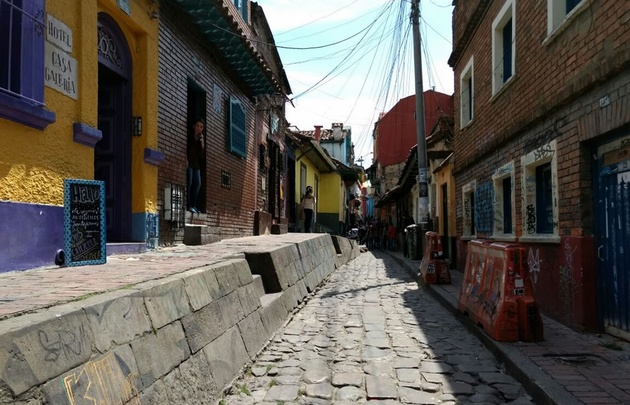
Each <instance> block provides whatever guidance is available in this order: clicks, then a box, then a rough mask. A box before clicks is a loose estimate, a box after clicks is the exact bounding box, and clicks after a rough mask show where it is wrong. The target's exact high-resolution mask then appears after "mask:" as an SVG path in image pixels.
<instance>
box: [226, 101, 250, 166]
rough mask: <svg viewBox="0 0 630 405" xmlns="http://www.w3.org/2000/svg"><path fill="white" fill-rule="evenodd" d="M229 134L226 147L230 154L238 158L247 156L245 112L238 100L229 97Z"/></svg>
mask: <svg viewBox="0 0 630 405" xmlns="http://www.w3.org/2000/svg"><path fill="white" fill-rule="evenodd" d="M229 119H230V125H229V127H230V133H229V142H228V144H229V145H228V146H229V149H230V152H232V153H234V154H236V155H238V156H240V157H243V158H244V157H246V156H247V131H246V123H247V121H246V116H245V110H244V109H243V106H242V104H241V102H240V100H238V99H236V98H234V97H230V111H229Z"/></svg>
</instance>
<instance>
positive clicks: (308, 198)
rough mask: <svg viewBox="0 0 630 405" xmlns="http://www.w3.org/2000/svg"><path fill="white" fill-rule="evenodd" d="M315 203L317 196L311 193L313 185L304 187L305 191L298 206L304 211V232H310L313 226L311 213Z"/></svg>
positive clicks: (313, 210)
mask: <svg viewBox="0 0 630 405" xmlns="http://www.w3.org/2000/svg"><path fill="white" fill-rule="evenodd" d="M315 204H317V198H315V196H314V195H313V187H311V186H308V187H306V193H305V194H304V196H303V197H302V201H301V203H300V208H301V209H302V210H303V211H304V232H305V233H310V232H312V230H311V227H312V226H313V213H314V212H315Z"/></svg>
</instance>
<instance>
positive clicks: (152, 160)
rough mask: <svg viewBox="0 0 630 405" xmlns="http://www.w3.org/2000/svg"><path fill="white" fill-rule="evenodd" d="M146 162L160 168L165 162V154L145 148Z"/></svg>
mask: <svg viewBox="0 0 630 405" xmlns="http://www.w3.org/2000/svg"><path fill="white" fill-rule="evenodd" d="M144 162H145V163H148V164H150V165H153V166H159V165H161V164H162V163H163V162H164V153H162V152H160V151H159V150H153V149H151V148H144Z"/></svg>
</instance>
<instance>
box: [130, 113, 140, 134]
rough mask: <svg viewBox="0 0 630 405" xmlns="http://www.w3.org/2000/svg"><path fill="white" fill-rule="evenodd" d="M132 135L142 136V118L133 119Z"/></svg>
mask: <svg viewBox="0 0 630 405" xmlns="http://www.w3.org/2000/svg"><path fill="white" fill-rule="evenodd" d="M131 135H133V136H140V135H142V117H131Z"/></svg>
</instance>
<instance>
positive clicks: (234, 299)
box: [182, 292, 244, 353]
mask: <svg viewBox="0 0 630 405" xmlns="http://www.w3.org/2000/svg"><path fill="white" fill-rule="evenodd" d="M239 314H240V315H242V316H239ZM243 317H244V313H243V309H242V308H241V303H240V301H239V299H238V294H237V293H236V292H233V293H231V294H229V295H226V296H225V297H222V298H219V299H218V300H215V301H212V302H211V303H210V304H208V305H207V306H205V307H203V308H202V309H200V310H199V311H196V312H193V313H191V314H189V315H187V316H185V317H184V318H182V325H183V326H184V330H185V331H186V338H187V339H188V344H189V345H190V349H191V350H192V352H193V353H196V352H197V351H199V350H201V349H202V348H203V347H204V346H205V345H207V344H208V343H210V342H212V341H213V340H214V339H216V338H217V337H219V336H221V335H222V334H223V333H225V332H226V331H227V330H228V329H230V328H231V327H233V326H234V325H236V323H237V322H238V321H239V320H241V319H243Z"/></svg>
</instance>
